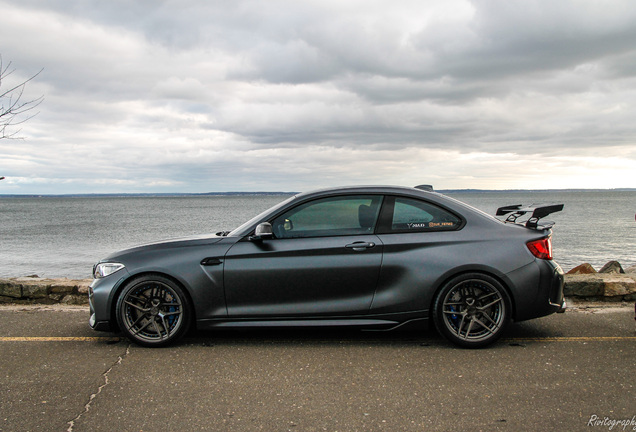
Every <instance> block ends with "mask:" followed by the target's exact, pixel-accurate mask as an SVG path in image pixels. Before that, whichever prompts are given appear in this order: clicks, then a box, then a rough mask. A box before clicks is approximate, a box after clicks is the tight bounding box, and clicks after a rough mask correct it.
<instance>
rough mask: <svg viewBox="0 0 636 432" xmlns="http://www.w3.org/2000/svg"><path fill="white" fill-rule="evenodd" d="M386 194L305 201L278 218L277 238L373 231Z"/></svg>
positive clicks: (275, 230) (275, 222) (274, 226)
mask: <svg viewBox="0 0 636 432" xmlns="http://www.w3.org/2000/svg"><path fill="white" fill-rule="evenodd" d="M381 202H382V197H381V196H378V195H356V196H344V197H342V196H340V197H330V198H323V199H319V200H315V201H311V202H308V203H305V204H301V205H299V206H298V207H295V208H293V209H291V210H289V211H287V212H286V213H284V214H282V215H281V216H279V217H277V218H276V219H274V221H273V222H272V228H273V230H274V235H275V236H276V238H299V237H325V236H338V235H356V234H366V233H373V231H374V229H375V224H376V222H377V220H378V213H379V212H380V204H381Z"/></svg>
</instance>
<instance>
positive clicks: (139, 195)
mask: <svg viewBox="0 0 636 432" xmlns="http://www.w3.org/2000/svg"><path fill="white" fill-rule="evenodd" d="M435 192H439V193H451V194H452V193H474V194H478V193H502V194H504V193H519V192H523V193H536V192H636V188H614V189H439V190H435ZM298 193H299V192H283V191H274V192H263V191H254V192H203V193H190V192H165V193H153V192H141V193H83V194H0V198H169V197H205V196H254V195H256V196H268V195H295V194H298Z"/></svg>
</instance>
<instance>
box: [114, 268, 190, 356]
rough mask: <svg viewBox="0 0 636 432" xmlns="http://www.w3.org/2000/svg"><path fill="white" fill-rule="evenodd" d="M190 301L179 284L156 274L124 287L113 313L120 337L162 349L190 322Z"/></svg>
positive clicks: (180, 335) (188, 325)
mask: <svg viewBox="0 0 636 432" xmlns="http://www.w3.org/2000/svg"><path fill="white" fill-rule="evenodd" d="M191 311H192V308H191V306H190V301H189V300H188V297H187V296H186V295H185V293H184V292H183V290H182V289H181V287H180V286H179V285H177V284H176V283H174V282H173V281H172V280H170V279H168V278H165V277H163V276H159V275H148V276H142V277H139V278H137V279H133V280H132V281H130V282H129V283H127V284H126V286H125V287H124V289H123V290H122V291H121V293H120V295H119V297H118V299H117V306H116V310H115V314H116V316H117V323H118V324H119V328H120V329H121V330H122V332H124V334H125V335H126V336H127V337H128V338H129V339H130V340H131V341H133V342H135V343H136V344H138V345H142V346H146V347H160V346H166V345H169V344H171V343H174V342H175V341H177V340H179V339H180V338H181V337H182V336H183V335H184V334H185V333H186V332H187V331H188V328H189V327H190V321H191V320H192V312H191Z"/></svg>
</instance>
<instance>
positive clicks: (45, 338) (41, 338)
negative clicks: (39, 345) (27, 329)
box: [0, 336, 120, 342]
mask: <svg viewBox="0 0 636 432" xmlns="http://www.w3.org/2000/svg"><path fill="white" fill-rule="evenodd" d="M119 340H120V338H118V337H98V336H97V337H75V336H55V337H48V336H17V337H2V336H0V342H119Z"/></svg>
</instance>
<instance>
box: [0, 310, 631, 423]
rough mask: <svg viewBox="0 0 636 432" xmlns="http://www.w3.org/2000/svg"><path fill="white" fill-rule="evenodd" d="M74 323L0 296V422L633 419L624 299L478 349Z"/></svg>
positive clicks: (62, 314) (369, 337)
mask: <svg viewBox="0 0 636 432" xmlns="http://www.w3.org/2000/svg"><path fill="white" fill-rule="evenodd" d="M87 320H88V311H87V309H86V308H83V307H65V308H60V307H57V308H51V307H20V306H17V307H0V394H1V397H0V430H2V431H190V430H192V431H199V430H201V431H343V432H348V431H390V432H394V431H456V430H461V431H479V430H483V431H493V430H508V431H553V430H558V431H561V430H563V431H577V430H586V431H606V430H611V431H626V430H636V417H635V416H636V389H635V385H636V374H635V372H636V322H635V321H634V308H633V305H632V306H631V307H627V306H623V307H613V308H592V309H575V310H570V311H568V312H566V313H565V314H561V315H552V316H549V317H545V318H541V319H538V320H533V321H528V322H524V323H518V324H515V325H513V326H512V327H511V328H510V329H509V331H508V333H507V335H506V336H505V338H504V339H503V340H501V341H500V342H498V343H497V344H496V345H494V346H492V347H490V348H487V349H482V350H466V349H460V348H455V347H454V346H452V345H450V344H449V343H447V342H446V341H444V340H443V339H441V338H439V337H438V336H437V335H436V334H435V332H434V331H429V332H417V333H415V332H406V331H405V332H389V333H375V332H374V333H370V332H357V331H356V332H351V331H334V330H329V331H326V330H315V331H310V332H307V331H302V332H300V331H284V332H281V331H276V330H271V329H270V330H267V331H249V332H237V331H226V332H214V333H199V334H194V335H192V336H189V337H188V338H187V339H186V340H185V341H184V342H183V343H181V344H180V345H178V346H175V347H171V348H165V349H146V348H140V347H138V346H135V345H131V344H129V343H128V341H127V340H125V339H121V340H120V339H119V338H118V337H116V335H110V334H103V333H95V332H93V331H92V330H90V329H89V328H88V325H87ZM619 421H622V422H623V423H618V424H617V423H616V422H619ZM612 424H613V426H612Z"/></svg>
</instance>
